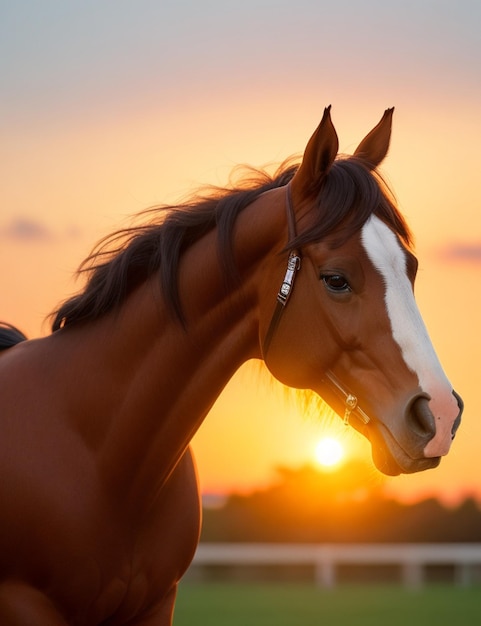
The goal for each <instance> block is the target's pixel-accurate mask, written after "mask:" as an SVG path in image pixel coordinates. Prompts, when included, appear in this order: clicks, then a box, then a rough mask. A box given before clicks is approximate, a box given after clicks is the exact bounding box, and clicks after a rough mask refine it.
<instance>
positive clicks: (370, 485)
mask: <svg viewBox="0 0 481 626" xmlns="http://www.w3.org/2000/svg"><path fill="white" fill-rule="evenodd" d="M277 471H278V480H277V481H276V482H275V483H274V484H272V485H271V486H269V487H268V488H266V489H263V490H257V491H255V492H253V493H251V494H248V495H239V494H231V495H230V496H229V497H228V498H227V500H226V502H225V504H224V505H223V506H221V507H219V508H208V507H206V508H204V519H203V529H202V536H201V541H204V542H214V541H219V542H228V541H231V542H300V543H309V542H320V543H323V542H342V543H349V542H352V543H365V542H366V543H370V542H375V543H382V542H390V543H391V542H393V543H398V542H410V543H411V542H413V543H416V542H423V543H430V542H436V543H437V542H441V543H443V542H481V509H480V508H479V506H478V503H477V502H476V501H475V500H474V499H472V498H468V499H466V500H464V502H462V503H461V504H460V505H459V506H456V507H449V508H448V507H445V506H444V505H443V504H442V503H441V502H439V501H438V500H437V499H434V498H432V499H427V500H424V501H421V502H419V503H416V504H412V505H407V504H403V503H401V502H399V501H397V500H394V499H392V498H389V497H387V496H386V495H385V494H384V489H383V484H382V482H381V481H380V479H379V478H377V479H374V478H373V470H372V467H371V466H369V465H367V464H366V463H364V462H362V461H351V462H349V463H346V464H345V465H344V466H343V467H342V468H340V469H338V470H336V471H332V472H324V471H320V470H317V469H316V468H314V467H312V466H310V465H306V466H304V467H301V468H298V469H292V468H286V467H282V468H278V470H277Z"/></svg>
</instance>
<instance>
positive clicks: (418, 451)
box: [321, 372, 464, 476]
mask: <svg viewBox="0 0 481 626" xmlns="http://www.w3.org/2000/svg"><path fill="white" fill-rule="evenodd" d="M321 395H322V397H323V399H324V400H325V401H326V402H327V403H328V404H329V405H330V406H331V407H332V408H333V409H334V410H335V411H336V412H337V413H338V414H339V415H340V416H343V417H344V422H345V423H346V424H349V425H350V426H352V427H354V428H355V429H356V430H357V431H359V432H360V433H361V434H363V435H364V436H365V437H366V438H367V439H369V441H370V442H371V446H372V456H373V461H374V463H375V465H376V467H377V468H378V469H379V470H380V471H381V472H383V473H384V474H388V475H391V476H395V475H398V474H401V473H403V474H411V473H414V472H420V471H423V470H426V469H430V468H433V467H437V466H438V465H439V463H440V461H441V456H444V455H445V454H447V452H448V451H449V447H450V444H451V441H452V440H453V439H454V436H455V434H456V431H457V429H458V427H459V424H460V423H461V415H462V412H463V408H464V404H463V401H462V398H461V397H460V396H459V394H457V393H456V392H455V391H452V395H453V396H454V400H455V403H453V406H455V407H456V408H453V409H452V410H453V411H454V412H453V414H452V417H451V418H450V419H448V420H446V419H445V420H443V421H442V427H440V426H439V423H440V422H441V420H440V419H438V420H437V419H436V418H435V416H434V414H433V412H432V410H431V406H430V400H431V399H430V397H429V396H428V395H427V394H424V393H421V392H420V393H418V394H416V395H415V396H414V397H413V398H411V399H410V400H407V401H406V402H402V405H403V406H404V408H402V406H398V408H397V409H395V410H392V409H391V410H390V411H388V412H387V413H384V414H383V415H380V411H379V409H378V410H375V409H374V408H373V407H366V410H364V409H363V402H362V401H361V402H358V399H357V397H356V396H355V395H353V394H352V393H350V392H349V391H348V390H347V389H346V388H345V387H344V386H343V385H342V384H341V383H340V381H339V380H338V379H337V378H336V377H335V376H334V375H333V374H332V372H328V373H327V374H326V378H325V379H324V380H323V390H322V393H321ZM366 404H367V403H366ZM447 423H448V424H449V430H448V431H446V429H447ZM433 452H434V453H433Z"/></svg>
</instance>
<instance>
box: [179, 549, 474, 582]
mask: <svg viewBox="0 0 481 626" xmlns="http://www.w3.org/2000/svg"><path fill="white" fill-rule="evenodd" d="M299 565H307V566H311V567H312V568H313V570H314V577H315V582H316V584H318V585H319V586H321V587H327V588H329V587H333V586H335V585H336V583H337V570H338V568H339V567H340V566H342V565H349V566H359V565H362V566H366V567H369V566H375V565H394V566H398V567H399V568H400V571H401V580H402V582H403V583H404V584H405V585H407V586H408V587H412V588H416V587H420V586H421V585H422V584H423V583H424V581H425V570H426V567H427V566H450V567H452V568H453V572H454V582H455V583H456V584H458V585H461V586H468V585H471V584H472V583H473V580H474V578H473V573H474V572H475V571H479V568H481V544H472V543H467V544H252V543H246V544H239V543H218V544H216V543H201V544H200V545H199V546H198V548H197V552H196V554H195V557H194V561H193V563H192V568H194V569H195V568H197V569H202V568H209V567H216V566H224V567H233V568H234V567H238V568H239V567H245V566H251V567H256V566H257V567H262V566H299Z"/></svg>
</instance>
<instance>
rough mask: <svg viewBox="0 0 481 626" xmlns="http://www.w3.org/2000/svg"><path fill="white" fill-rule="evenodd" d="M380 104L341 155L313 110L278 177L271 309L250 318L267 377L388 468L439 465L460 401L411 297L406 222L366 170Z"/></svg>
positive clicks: (376, 154)
mask: <svg viewBox="0 0 481 626" xmlns="http://www.w3.org/2000/svg"><path fill="white" fill-rule="evenodd" d="M392 114H393V109H388V110H387V111H386V112H385V113H384V116H383V117H382V119H381V121H380V122H379V124H378V125H377V126H376V127H375V128H374V129H373V130H372V131H371V132H370V133H369V134H368V135H367V136H366V137H365V138H364V140H363V141H362V142H361V143H360V145H359V147H358V148H357V150H356V151H355V152H354V154H353V155H352V156H349V157H342V156H339V155H338V138H337V134H336V131H335V129H334V126H333V124H332V121H331V116H330V107H329V108H327V109H326V110H325V112H324V116H323V118H322V121H321V123H320V125H319V127H318V128H317V130H316V131H315V133H314V134H313V136H312V137H311V139H310V141H309V143H308V145H307V147H306V150H305V153H304V157H303V159H302V162H301V165H300V166H299V168H298V170H297V172H296V173H295V175H294V177H293V179H292V180H291V182H290V184H289V185H288V187H287V195H286V206H287V214H288V224H289V236H288V239H289V241H288V245H287V247H286V249H285V251H286V253H287V251H290V257H289V267H288V269H287V271H285V256H284V257H283V259H284V260H283V263H284V265H283V267H280V266H279V267H278V272H282V273H281V274H280V278H279V274H278V277H277V280H278V281H281V282H282V287H281V289H280V291H279V296H278V303H277V308H276V310H275V312H274V315H272V304H271V308H270V311H271V313H270V314H269V315H268V316H267V320H266V321H265V323H264V325H263V326H262V325H261V328H262V329H263V330H264V359H265V361H266V364H267V366H268V368H269V369H270V370H271V372H272V373H273V374H274V376H275V377H276V378H278V379H279V380H281V381H282V382H284V383H285V384H287V385H289V386H292V387H296V388H304V389H307V388H308V389H311V390H313V391H315V392H316V393H317V394H318V395H320V396H321V397H322V398H323V399H324V400H325V401H326V402H327V403H328V404H330V405H331V406H332V408H333V409H334V410H335V411H336V412H337V413H339V414H340V415H342V416H344V419H345V421H346V423H349V424H351V425H352V426H353V427H354V428H356V429H357V430H359V431H360V432H361V433H363V434H364V435H365V436H366V437H367V438H368V439H369V440H370V442H371V444H372V451H373V459H374V462H375V464H376V465H377V467H378V468H379V469H380V470H381V471H383V472H384V473H386V474H392V475H395V474H399V473H401V472H404V473H410V472H415V471H420V470H424V469H428V468H431V467H435V466H436V465H438V464H439V461H440V457H441V456H443V455H445V454H447V452H448V450H449V448H450V444H451V440H452V439H453V438H454V435H455V432H456V429H457V428H458V426H459V423H460V420H461V413H462V408H463V404H462V400H461V398H460V397H459V396H458V395H457V394H456V392H455V391H454V390H453V387H452V386H451V384H450V383H449V381H448V379H447V378H446V376H445V374H444V372H443V369H442V367H441V365H440V363H439V360H438V358H437V356H436V353H435V351H434V349H433V346H432V344H431V341H430V339H429V336H428V333H427V330H426V328H425V325H424V323H423V320H422V318H421V315H420V313H419V311H418V308H417V305H416V302H415V299H414V281H415V277H416V271H417V265H418V263H417V260H416V257H415V256H414V254H413V251H412V247H411V239H410V233H409V229H408V227H407V225H406V223H405V221H404V219H403V217H402V216H401V214H400V213H399V211H398V209H397V208H396V206H395V202H394V199H393V196H392V194H391V193H390V192H389V190H388V188H387V186H386V185H385V183H384V182H383V181H382V179H381V177H380V175H379V174H378V172H377V167H378V165H379V164H380V163H381V162H382V160H383V159H384V157H385V156H386V154H387V151H388V148H389V143H390V136H391V122H392ZM299 267H301V270H300V271H299ZM284 271H285V277H284V281H282V276H283V275H284V274H283V272H284ZM294 279H295V283H294ZM269 320H270V323H269Z"/></svg>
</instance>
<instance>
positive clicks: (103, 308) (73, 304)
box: [51, 157, 411, 331]
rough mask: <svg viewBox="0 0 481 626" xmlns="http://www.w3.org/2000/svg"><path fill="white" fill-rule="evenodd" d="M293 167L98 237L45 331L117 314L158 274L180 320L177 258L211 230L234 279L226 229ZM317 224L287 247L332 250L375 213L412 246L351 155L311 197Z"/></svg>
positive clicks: (258, 174) (378, 188)
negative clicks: (79, 280)
mask: <svg viewBox="0 0 481 626" xmlns="http://www.w3.org/2000/svg"><path fill="white" fill-rule="evenodd" d="M297 168H298V165H297V164H293V163H292V160H288V161H285V162H284V163H283V164H282V165H281V166H280V167H279V169H278V170H277V171H276V172H275V173H274V174H273V175H270V174H268V173H267V171H265V170H257V169H254V168H245V169H247V172H248V175H247V176H244V178H242V179H241V180H240V181H237V180H234V179H232V178H231V183H230V185H229V186H228V187H225V188H221V187H214V186H211V187H207V188H204V189H203V190H201V191H199V192H198V193H197V194H196V195H194V196H193V197H192V198H190V199H189V200H187V201H186V202H185V203H183V204H179V205H170V206H165V205H164V206H159V207H154V208H152V209H148V210H146V211H142V212H141V213H139V215H138V216H137V217H138V218H142V219H144V220H146V221H145V223H143V224H140V225H132V226H130V227H127V228H123V229H121V230H118V231H116V232H114V233H112V234H110V235H108V236H107V237H105V238H103V239H102V240H101V241H100V242H99V243H98V244H97V246H96V247H95V248H94V249H93V250H92V252H91V253H90V254H89V256H88V257H87V258H86V259H85V260H84V261H83V262H82V264H81V265H80V267H79V269H78V271H77V274H78V275H86V276H87V281H86V284H85V287H84V289H83V290H82V291H81V292H80V293H78V294H77V295H74V296H73V297H71V298H69V299H68V300H66V301H65V302H64V303H62V304H61V305H60V306H59V307H58V308H57V309H56V310H55V311H54V312H53V313H52V314H51V318H52V331H55V330H58V329H59V328H62V327H65V326H68V325H70V324H74V323H78V322H83V321H87V320H94V319H98V318H99V317H101V316H102V315H104V314H106V313H108V312H109V311H112V310H114V309H117V308H118V307H119V306H120V305H121V304H122V303H123V302H124V301H125V299H126V298H127V296H128V295H129V294H130V293H131V292H132V291H133V290H134V289H135V288H136V287H138V286H139V285H140V284H141V283H142V282H144V281H145V280H147V279H148V278H149V277H151V276H152V275H154V274H156V273H157V274H158V276H159V280H160V286H161V289H162V293H163V297H164V299H165V301H166V303H167V306H168V307H169V308H170V310H171V312H172V313H173V314H174V316H176V317H177V318H178V319H179V320H180V321H181V322H183V314H182V307H181V303H180V297H179V293H178V287H177V271H178V267H179V261H180V258H181V256H182V253H183V252H184V251H185V250H186V249H187V248H188V247H189V246H191V245H192V244H193V243H195V242H196V241H198V240H199V239H200V238H201V237H203V236H204V235H205V234H207V233H208V232H210V231H211V230H213V229H214V228H217V236H218V250H219V262H220V263H221V266H222V268H223V271H224V274H225V276H226V280H227V281H230V282H232V281H234V280H235V279H236V278H237V277H238V272H237V268H236V265H235V261H234V255H233V245H232V243H233V241H232V240H233V231H234V224H235V221H236V218H237V216H238V215H239V214H240V213H241V212H242V211H243V210H244V209H245V208H246V207H247V206H249V205H250V204H252V202H254V201H255V200H256V199H257V198H258V197H259V196H260V195H261V194H263V193H264V192H266V191H269V190H271V189H275V188H278V187H283V186H285V185H287V183H288V182H289V181H290V180H291V179H292V178H293V176H294V174H295V172H296V171H297ZM317 206H318V208H319V219H318V220H317V221H316V223H315V224H314V225H313V226H312V227H311V228H310V229H308V230H307V231H305V232H303V233H301V234H300V235H299V236H298V237H297V238H296V239H295V240H294V241H292V242H289V244H288V246H287V247H286V249H290V248H294V247H299V246H302V245H305V244H308V243H310V242H312V241H320V240H321V239H323V238H324V237H326V236H327V235H329V234H331V233H333V232H335V231H336V232H338V233H339V238H338V240H337V241H336V243H335V245H337V244H339V245H340V244H341V243H342V242H343V241H344V240H346V239H347V238H348V237H349V236H351V235H352V234H354V233H355V232H357V231H358V230H360V228H362V226H363V224H364V223H365V221H366V220H367V219H368V218H369V216H370V215H371V214H373V213H374V214H376V215H377V216H378V217H380V219H382V220H383V221H384V222H386V223H387V224H388V225H389V226H390V227H391V228H393V230H394V231H395V232H396V233H397V234H398V235H399V237H400V238H401V239H402V241H403V243H404V244H405V245H407V246H409V245H410V243H411V235H410V233H409V230H408V227H407V225H406V223H405V221H404V219H403V217H402V215H401V214H400V213H399V211H398V210H397V208H396V204H395V201H394V197H393V195H392V192H391V191H390V190H389V188H388V186H387V185H386V184H385V182H384V181H383V180H382V179H381V177H380V176H379V174H377V173H376V172H374V173H373V172H371V171H369V169H368V168H367V167H366V165H365V164H363V163H362V161H360V160H359V159H357V158H355V157H346V158H342V157H341V158H338V159H337V160H336V161H335V162H334V163H333V165H332V167H331V169H330V170H329V173H328V174H327V175H326V176H325V177H324V179H323V181H322V184H321V186H320V189H319V191H318V196H317Z"/></svg>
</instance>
